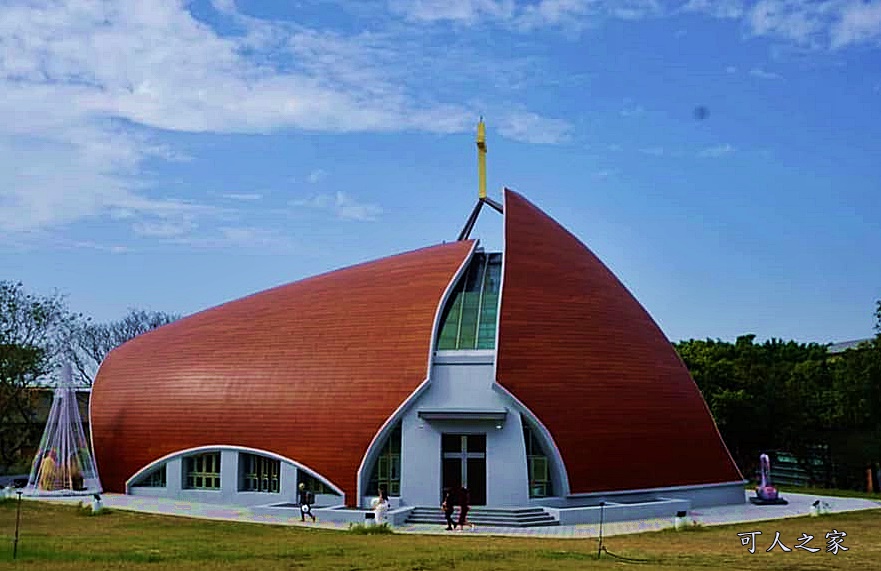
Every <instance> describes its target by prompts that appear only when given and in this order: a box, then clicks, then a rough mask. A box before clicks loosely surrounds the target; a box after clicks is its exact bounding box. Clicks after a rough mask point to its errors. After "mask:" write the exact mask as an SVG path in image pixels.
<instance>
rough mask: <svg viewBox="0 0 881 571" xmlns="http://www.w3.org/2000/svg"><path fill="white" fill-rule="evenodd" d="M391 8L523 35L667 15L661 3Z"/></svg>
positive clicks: (438, 1)
mask: <svg viewBox="0 0 881 571" xmlns="http://www.w3.org/2000/svg"><path fill="white" fill-rule="evenodd" d="M389 7H390V9H391V11H392V12H393V13H395V14H399V15H402V16H403V17H404V18H405V19H407V20H408V21H410V22H416V23H433V22H447V23H455V24H459V25H467V26H474V25H479V24H481V23H493V24H497V25H501V26H506V27H508V28H511V29H516V30H520V31H523V32H530V31H533V30H537V29H543V28H557V29H563V30H567V31H577V30H580V29H582V28H584V27H585V26H587V25H588V24H589V23H590V22H592V21H599V20H601V19H603V18H618V19H623V20H636V19H641V18H645V17H649V16H657V15H660V14H663V13H664V12H665V11H666V8H665V6H664V3H663V2H662V1H661V0H532V1H515V0H390V2H389Z"/></svg>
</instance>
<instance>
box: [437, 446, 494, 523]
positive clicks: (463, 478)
mask: <svg viewBox="0 0 881 571" xmlns="http://www.w3.org/2000/svg"><path fill="white" fill-rule="evenodd" d="M441 455H442V458H443V483H442V484H443V485H442V487H443V488H452V489H455V488H458V487H459V486H464V487H466V488H468V492H469V494H470V496H471V505H473V506H482V505H486V434H442V435H441ZM441 493H443V492H441Z"/></svg>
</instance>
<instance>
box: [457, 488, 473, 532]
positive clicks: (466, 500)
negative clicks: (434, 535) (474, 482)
mask: <svg viewBox="0 0 881 571" xmlns="http://www.w3.org/2000/svg"><path fill="white" fill-rule="evenodd" d="M470 503H471V497H470V494H469V493H468V488H464V487H462V488H459V531H462V530H463V529H465V523H466V522H467V521H468V510H470V509H471V506H470V505H469V504H470ZM472 527H473V525H472Z"/></svg>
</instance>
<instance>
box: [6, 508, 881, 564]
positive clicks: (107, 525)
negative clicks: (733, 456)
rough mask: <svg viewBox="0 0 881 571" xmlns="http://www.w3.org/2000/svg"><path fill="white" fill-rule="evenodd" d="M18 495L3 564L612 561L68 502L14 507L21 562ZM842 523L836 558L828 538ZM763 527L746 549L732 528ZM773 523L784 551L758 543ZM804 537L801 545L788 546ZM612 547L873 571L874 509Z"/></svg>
mask: <svg viewBox="0 0 881 571" xmlns="http://www.w3.org/2000/svg"><path fill="white" fill-rule="evenodd" d="M14 526H15V502H14V501H7V502H2V503H0V569H17V570H18V569H21V570H24V569H27V570H40V571H45V570H53V571H55V570H57V571H66V570H70V571H73V570H76V571H87V570H93V569H94V570H101V569H119V570H126V571H128V570H151V571H152V570H165V569H199V570H252V569H253V570H258V569H259V570H261V571H267V570H275V569H310V570H316V571H320V570H334V571H337V570H343V571H354V570H360V569H364V570H373V569H403V570H406V571H419V570H429V569H437V570H457V571H461V570H503V569H504V570H507V569H512V570H523V571H526V570H534V569H550V570H553V571H564V570H568V569H611V568H620V567H622V566H624V565H627V564H625V563H620V562H616V561H615V560H613V559H610V558H608V557H604V558H603V559H602V560H600V561H597V560H596V548H597V542H596V540H595V539H543V538H529V539H527V538H506V537H488V536H481V535H479V534H475V535H469V534H467V533H465V534H449V535H444V536H425V535H409V534H394V535H356V534H353V533H348V532H343V531H329V530H321V529H317V528H311V529H310V528H305V527H284V526H271V525H261V524H248V523H227V522H215V521H206V520H196V519H188V518H177V517H168V516H158V515H149V514H142V513H135V512H125V511H112V512H109V513H106V514H103V515H100V516H90V515H85V512H84V511H82V510H79V509H78V508H76V507H74V506H62V505H56V504H47V503H39V502H32V501H26V502H23V503H22V525H21V539H20V543H19V559H18V561H12V537H13V530H14ZM832 529H837V530H838V531H844V532H846V533H847V537H846V538H844V542H843V545H844V546H845V547H847V548H848V549H849V550H848V551H846V552H839V553H838V555H833V554H831V553H827V552H826V550H825V546H826V540H825V537H824V536H825V534H826V533H827V532H829V531H831V530H832ZM751 531H761V532H762V535H761V536H759V538H758V540H759V541H758V546H757V549H756V551H755V553H753V554H750V553H749V552H748V550H747V548H746V547H743V546H742V545H741V542H740V538H739V537H738V536H737V533H739V532H751ZM775 531H779V532H780V535H781V539H782V540H783V542H784V544H785V545H787V546H788V547H789V548H791V549H793V551H791V552H789V553H784V552H782V551H779V548H775V550H774V551H773V552H771V553H767V552H766V551H765V550H766V549H767V548H768V547H769V546H770V545H771V542H772V541H773V539H774V532H775ZM803 533H807V534H810V535H813V536H814V540H813V541H812V542H811V543H809V544H808V546H809V547H819V548H821V551H819V552H817V553H809V552H806V551H803V550H800V549H794V547H795V545H796V544H797V543H798V542H797V541H796V539H797V538H798V537H800V536H801V535H802V534H803ZM606 545H607V547H608V549H609V550H610V551H612V552H614V553H617V554H620V555H624V556H629V557H635V558H643V559H648V560H649V562H648V563H640V564H634V565H633V567H634V568H637V567H638V568H641V569H668V570H673V569H680V568H700V569H703V570H707V571H712V570H725V571H731V570H735V569H769V570H796V569H809V570H810V569H861V570H865V569H881V510H870V511H863V512H854V513H848V514H840V515H839V514H835V515H829V516H823V517H819V518H798V519H789V520H777V521H770V522H761V523H750V524H738V525H733V526H725V527H709V528H697V529H695V530H692V531H687V532H675V531H672V530H670V531H661V532H655V533H644V534H639V535H628V536H616V537H610V538H608V539H607V543H606Z"/></svg>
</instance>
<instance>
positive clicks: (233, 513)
mask: <svg viewBox="0 0 881 571" xmlns="http://www.w3.org/2000/svg"><path fill="white" fill-rule="evenodd" d="M749 495H751V492H750V493H747V496H749ZM101 497H102V499H103V502H104V505H105V506H106V507H108V508H111V509H117V510H129V511H137V512H144V513H155V514H163V515H171V516H183V517H193V518H202V519H212V520H221V521H240V522H250V523H264V524H266V523H268V524H274V525H292V526H303V527H318V528H323V529H346V528H347V527H348V524H341V523H330V522H321V521H320V520H319V522H318V523H301V522H300V518H299V512H294V514H273V515H260V514H255V513H254V512H253V511H252V510H250V509H249V508H245V507H234V506H221V505H212V504H202V503H196V502H184V501H178V500H171V499H166V498H144V497H136V496H126V495H119V494H103V495H102V496H101ZM783 497H784V498H785V499H786V500H787V501H788V502H789V504H788V505H780V506H756V505H753V504H751V503H745V504H739V505H735V506H720V507H713V508H699V509H695V510H693V511H691V512H689V518H690V519H691V520H693V521H695V522H697V523H698V524H700V525H726V524H733V523H746V522H757V521H766V520H774V519H783V518H790V517H800V516H805V515H809V514H810V508H811V504H812V503H813V502H814V501H815V500H818V499H819V500H821V501H823V502H825V503H826V504H828V511H829V512H832V513H839V512H849V511H858V510H866V509H879V508H881V500H879V501H875V500H865V499H860V498H837V497H828V496H813V495H804V494H791V493H786V494H783ZM28 499H33V500H39V501H48V502H62V503H77V502H80V501H82V502H83V503H86V504H88V503H89V502H91V497H90V496H84V497H67V498H28ZM316 513H318V512H316ZM319 517H320V516H319ZM672 526H673V521H672V518H664V519H648V520H640V521H630V522H616V523H607V524H605V525H604V526H603V535H606V536H612V535H626V534H631V533H641V532H644V531H658V530H661V529H665V528H669V527H672ZM395 531H396V532H401V533H419V534H436V535H447V534H450V533H453V532H449V531H446V530H445V529H444V527H443V526H440V525H428V524H415V525H403V526H398V527H396V528H395ZM463 533H464V534H473V533H477V534H482V535H504V536H512V537H523V536H528V537H555V538H563V537H596V536H598V535H599V526H598V525H593V524H591V525H587V524H584V525H560V526H550V527H530V528H511V527H490V526H479V527H477V528H475V529H473V530H466V531H465V532H463Z"/></svg>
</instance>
